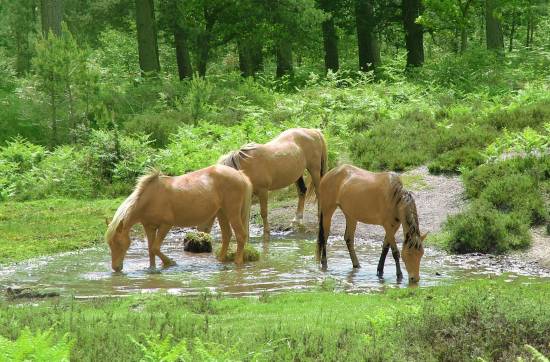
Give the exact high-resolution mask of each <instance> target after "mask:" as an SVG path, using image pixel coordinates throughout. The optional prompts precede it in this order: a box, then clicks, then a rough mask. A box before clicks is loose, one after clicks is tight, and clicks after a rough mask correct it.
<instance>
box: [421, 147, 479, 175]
mask: <svg viewBox="0 0 550 362" xmlns="http://www.w3.org/2000/svg"><path fill="white" fill-rule="evenodd" d="M483 160H484V159H483V156H482V155H481V154H480V153H479V151H478V150H476V149H475V148H471V147H463V148H458V149H456V150H452V151H447V152H445V153H443V154H441V155H440V156H438V157H437V158H436V159H435V160H434V161H432V162H431V163H430V164H428V170H429V171H430V172H431V173H434V174H441V173H458V172H460V170H461V169H470V170H471V169H473V168H475V167H477V166H479V165H480V164H482V163H483Z"/></svg>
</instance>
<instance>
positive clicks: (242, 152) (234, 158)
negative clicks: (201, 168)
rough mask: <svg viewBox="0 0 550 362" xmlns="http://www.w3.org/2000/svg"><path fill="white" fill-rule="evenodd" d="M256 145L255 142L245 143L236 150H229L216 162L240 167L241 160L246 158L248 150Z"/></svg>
mask: <svg viewBox="0 0 550 362" xmlns="http://www.w3.org/2000/svg"><path fill="white" fill-rule="evenodd" d="M257 147H258V144H257V143H247V144H246V145H244V146H242V147H241V148H240V149H238V150H236V151H231V152H229V153H227V154H225V155H223V156H222V157H220V159H219V160H218V163H219V164H221V165H225V166H229V167H233V168H234V169H236V170H240V169H241V160H242V159H244V158H248V157H250V156H249V154H248V153H249V152H250V151H252V150H254V149H256V148H257Z"/></svg>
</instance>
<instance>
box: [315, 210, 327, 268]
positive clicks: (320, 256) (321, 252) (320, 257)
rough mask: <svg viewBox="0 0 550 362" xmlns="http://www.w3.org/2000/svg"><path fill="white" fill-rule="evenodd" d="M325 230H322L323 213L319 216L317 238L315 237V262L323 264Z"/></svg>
mask: <svg viewBox="0 0 550 362" xmlns="http://www.w3.org/2000/svg"><path fill="white" fill-rule="evenodd" d="M326 255H327V251H326V240H325V229H324V228H323V213H322V212H321V213H320V214H319V236H318V237H317V260H318V261H319V260H320V261H321V262H323V259H326Z"/></svg>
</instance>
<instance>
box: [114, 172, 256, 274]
mask: <svg viewBox="0 0 550 362" xmlns="http://www.w3.org/2000/svg"><path fill="white" fill-rule="evenodd" d="M251 197H252V185H251V184H250V181H248V178H247V177H246V176H245V175H244V174H243V173H241V172H239V171H235V170H234V169H232V168H230V167H226V166H222V165H215V166H210V167H207V168H203V169H201V170H198V171H195V172H191V173H188V174H185V175H183V176H175V177H170V176H163V175H161V174H160V173H159V172H157V171H155V172H153V173H151V174H149V175H146V176H142V177H141V178H140V179H139V181H138V182H137V185H136V187H135V189H134V192H132V194H131V195H130V196H129V197H128V198H127V199H126V200H125V201H124V202H123V203H122V204H121V205H120V206H119V207H118V210H117V211H116V213H115V216H114V217H113V220H112V221H111V223H110V224H109V227H108V229H107V232H106V233H105V239H106V240H107V242H108V243H109V246H110V248H111V258H112V267H113V270H114V271H117V272H118V271H121V270H122V266H123V261H124V257H125V256H126V252H127V251H128V248H129V247H130V229H131V228H132V226H133V225H135V224H137V223H141V224H142V225H143V228H144V230H145V234H146V235H147V241H148V246H149V266H150V267H151V268H155V257H156V256H158V257H160V259H161V260H162V263H163V265H164V266H165V267H166V266H170V265H172V264H174V262H173V261H172V260H171V259H170V258H169V257H167V256H166V255H164V254H163V253H162V252H161V251H160V246H161V244H162V241H163V240H164V238H165V237H166V234H167V233H168V231H169V230H170V229H171V228H172V226H197V225H201V224H203V223H205V222H208V221H210V220H212V219H213V218H215V217H216V216H217V217H218V220H219V223H220V228H221V233H222V249H221V252H220V259H221V260H222V261H223V260H225V257H226V255H227V248H228V245H229V241H230V239H231V229H233V231H234V232H235V236H236V238H237V254H236V257H235V263H237V264H242V263H243V256H244V255H243V253H244V246H245V243H246V242H247V240H248V219H249V215H250V199H251Z"/></svg>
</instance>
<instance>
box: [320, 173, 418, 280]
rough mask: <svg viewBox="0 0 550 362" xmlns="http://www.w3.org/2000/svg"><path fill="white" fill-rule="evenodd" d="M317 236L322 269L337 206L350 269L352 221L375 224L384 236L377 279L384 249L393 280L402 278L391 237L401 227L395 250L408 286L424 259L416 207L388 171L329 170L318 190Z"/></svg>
mask: <svg viewBox="0 0 550 362" xmlns="http://www.w3.org/2000/svg"><path fill="white" fill-rule="evenodd" d="M320 194H321V197H320V208H321V216H320V220H319V236H318V243H317V244H318V245H317V256H318V257H320V258H321V264H322V266H323V267H324V268H326V266H327V250H326V243H327V238H328V235H329V233H330V224H331V219H332V215H333V214H334V211H335V210H336V208H337V207H340V209H341V210H342V212H343V213H344V215H345V216H346V231H345V234H344V240H345V241H346V245H347V247H348V251H349V254H350V258H351V262H352V264H353V267H354V268H359V261H358V260H357V255H356V254H355V247H354V238H355V228H356V227H357V222H358V221H360V222H363V223H365V224H374V225H381V226H383V227H384V229H385V231H386V236H385V237H384V245H383V247H382V255H381V256H380V261H379V263H378V268H377V275H378V276H379V277H382V275H383V273H384V263H385V261H386V255H387V254H388V249H389V248H390V247H391V249H392V254H393V258H394V259H395V265H396V269H397V279H399V280H400V279H402V278H403V273H402V272H401V267H400V265H399V249H397V245H396V241H395V233H396V232H397V230H398V229H399V226H401V225H403V234H404V235H405V241H404V242H403V248H402V250H401V253H402V256H403V261H404V262H405V267H406V268H407V273H408V274H409V281H410V282H412V283H416V282H418V281H419V280H420V259H421V258H422V255H423V254H424V247H423V246H422V242H423V241H424V239H425V238H426V234H424V235H422V236H421V235H420V230H419V226H418V215H417V213H416V204H415V202H414V199H413V197H412V194H411V193H410V192H409V191H407V190H405V189H403V184H402V183H401V180H400V178H399V176H398V175H397V174H395V173H392V172H382V173H373V172H369V171H365V170H362V169H360V168H358V167H355V166H351V165H342V166H339V167H337V168H334V169H332V170H330V171H329V172H328V173H327V174H326V175H325V176H324V177H323V179H322V180H321V185H320Z"/></svg>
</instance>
